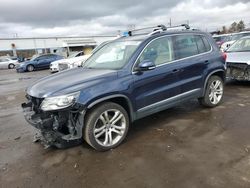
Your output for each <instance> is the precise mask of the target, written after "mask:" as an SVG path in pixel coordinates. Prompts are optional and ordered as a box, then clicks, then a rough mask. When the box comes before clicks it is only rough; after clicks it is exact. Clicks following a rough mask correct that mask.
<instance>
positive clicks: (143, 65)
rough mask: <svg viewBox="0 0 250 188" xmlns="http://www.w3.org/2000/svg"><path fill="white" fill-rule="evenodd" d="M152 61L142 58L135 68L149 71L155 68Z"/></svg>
mask: <svg viewBox="0 0 250 188" xmlns="http://www.w3.org/2000/svg"><path fill="white" fill-rule="evenodd" d="M155 67H156V66H155V64H154V62H152V61H150V60H144V61H142V62H140V63H139V65H138V67H137V68H136V69H135V70H136V71H149V70H153V69H155Z"/></svg>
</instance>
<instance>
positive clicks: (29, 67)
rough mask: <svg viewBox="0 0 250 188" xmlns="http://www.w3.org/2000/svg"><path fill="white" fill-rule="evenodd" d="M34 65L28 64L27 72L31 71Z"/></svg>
mask: <svg viewBox="0 0 250 188" xmlns="http://www.w3.org/2000/svg"><path fill="white" fill-rule="evenodd" d="M34 69H35V68H34V66H33V65H28V66H27V71H29V72H32V71H34Z"/></svg>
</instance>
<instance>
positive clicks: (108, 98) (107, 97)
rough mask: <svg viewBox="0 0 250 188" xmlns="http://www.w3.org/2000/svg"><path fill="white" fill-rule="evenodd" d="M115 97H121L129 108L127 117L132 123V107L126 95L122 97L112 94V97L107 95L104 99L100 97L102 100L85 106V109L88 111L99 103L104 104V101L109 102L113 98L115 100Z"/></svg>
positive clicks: (121, 95) (133, 118)
mask: <svg viewBox="0 0 250 188" xmlns="http://www.w3.org/2000/svg"><path fill="white" fill-rule="evenodd" d="M117 97H121V98H124V99H125V100H126V102H127V104H128V107H129V112H128V113H129V116H130V118H131V122H133V121H134V120H135V115H134V113H133V106H132V103H131V101H130V99H129V98H128V97H127V96H126V95H123V94H113V95H109V96H106V97H102V98H99V99H97V100H95V101H93V102H91V103H90V104H88V105H87V109H90V108H92V107H93V106H95V105H97V104H99V103H101V102H104V101H107V100H110V99H114V98H117Z"/></svg>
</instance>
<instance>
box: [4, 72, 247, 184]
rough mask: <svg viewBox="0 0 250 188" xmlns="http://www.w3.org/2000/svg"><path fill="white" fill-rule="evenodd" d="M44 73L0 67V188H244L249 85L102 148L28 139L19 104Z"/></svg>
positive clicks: (231, 87)
mask: <svg viewBox="0 0 250 188" xmlns="http://www.w3.org/2000/svg"><path fill="white" fill-rule="evenodd" d="M48 74H49V71H47V70H46V71H40V72H34V73H23V74H17V73H15V71H10V70H6V71H4V70H1V72H0V91H1V92H0V187H1V188H2V187H4V188H5V187H8V188H11V187H25V188H26V187H72V186H74V187H88V188H89V187H95V188H96V187H109V188H111V187H126V188H127V187H154V188H155V187H171V188H174V187H178V188H180V187H185V188H189V187H192V188H201V187H202V188H205V187H228V188H229V187H233V188H235V187H250V136H249V135H250V83H228V84H227V86H226V95H225V98H224V103H223V104H222V105H221V106H219V107H217V108H214V109H206V108H202V107H201V106H199V104H198V102H197V101H196V100H194V101H191V102H188V103H186V104H184V105H181V106H178V107H176V108H172V109H169V110H166V111H164V112H161V113H158V114H155V115H153V116H150V117H147V118H144V119H142V120H140V121H137V122H136V123H135V124H133V125H132V126H131V129H130V131H129V135H128V137H127V139H126V141H125V142H124V143H123V144H122V145H121V146H120V147H118V148H117V149H114V150H112V151H109V152H104V153H100V152H96V151H94V150H93V149H92V148H90V147H89V146H88V145H87V144H84V145H81V146H78V147H74V148H70V149H67V150H59V149H47V150H44V149H43V147H42V146H41V145H40V144H34V143H32V140H33V135H34V134H35V132H36V131H35V129H34V128H33V127H31V126H30V125H28V124H27V123H26V122H25V120H24V118H23V114H22V110H21V108H20V104H21V103H22V102H23V101H25V98H24V94H25V91H24V90H25V88H26V87H27V86H28V85H29V84H30V83H32V82H34V81H35V80H37V79H39V78H41V77H44V76H45V75H48Z"/></svg>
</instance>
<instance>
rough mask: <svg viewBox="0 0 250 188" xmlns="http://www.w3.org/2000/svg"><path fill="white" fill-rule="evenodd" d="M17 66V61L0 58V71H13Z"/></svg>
mask: <svg viewBox="0 0 250 188" xmlns="http://www.w3.org/2000/svg"><path fill="white" fill-rule="evenodd" d="M17 64H19V62H18V61H17V60H12V59H10V58H9V57H0V69H14V68H15V66H16V65H17Z"/></svg>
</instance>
